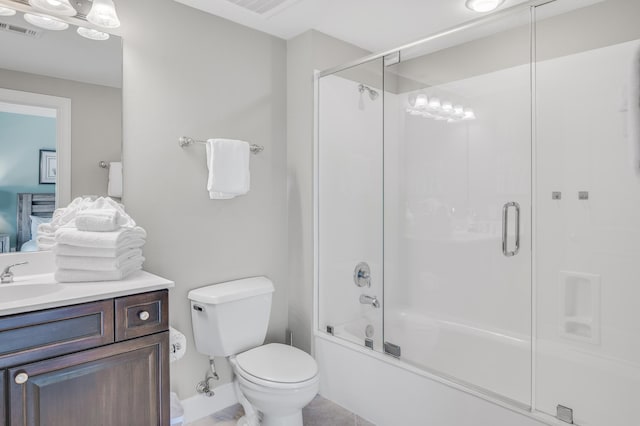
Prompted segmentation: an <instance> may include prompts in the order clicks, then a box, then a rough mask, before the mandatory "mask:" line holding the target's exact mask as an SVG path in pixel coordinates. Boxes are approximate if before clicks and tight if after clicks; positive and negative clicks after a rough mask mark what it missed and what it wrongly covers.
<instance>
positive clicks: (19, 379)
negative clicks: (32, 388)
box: [15, 371, 29, 385]
mask: <svg viewBox="0 0 640 426" xmlns="http://www.w3.org/2000/svg"><path fill="white" fill-rule="evenodd" d="M27 380H29V375H28V374H27V373H25V372H24V371H23V372H22V373H18V374H16V377H15V381H16V383H17V384H19V385H23V384H25V383H27Z"/></svg>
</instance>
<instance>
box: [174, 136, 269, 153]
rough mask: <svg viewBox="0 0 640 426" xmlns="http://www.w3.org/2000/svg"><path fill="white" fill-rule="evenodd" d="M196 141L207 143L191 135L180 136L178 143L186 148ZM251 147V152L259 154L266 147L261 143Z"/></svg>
mask: <svg viewBox="0 0 640 426" xmlns="http://www.w3.org/2000/svg"><path fill="white" fill-rule="evenodd" d="M194 143H200V144H206V143H207V142H206V141H199V140H196V139H193V138H190V137H189V136H181V137H180V138H178V145H180V147H181V148H184V147H185V146H189V145H193V144H194ZM249 149H250V150H251V152H252V153H253V154H259V153H261V152H262V151H264V147H263V146H261V145H256V144H252V145H251V146H250V147H249Z"/></svg>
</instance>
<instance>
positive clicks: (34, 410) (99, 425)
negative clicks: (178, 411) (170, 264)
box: [7, 332, 169, 426]
mask: <svg viewBox="0 0 640 426" xmlns="http://www.w3.org/2000/svg"><path fill="white" fill-rule="evenodd" d="M168 345H169V333H168V332H164V333H159V334H154V335H151V336H146V337H141V338H138V339H134V340H129V341H127V342H123V343H118V344H113V345H108V346H104V347H101V348H97V349H92V350H88V351H84V352H78V353H75V354H70V355H65V356H61V357H58V358H53V359H49V360H46V361H41V362H36V363H33V364H27V365H23V366H19V367H15V368H11V369H9V370H8V373H7V376H8V377H7V380H8V382H9V386H8V391H9V401H10V406H9V418H10V425H12V426H45V425H52V426H56V425H65V426H88V425H91V426H123V425H131V426H138V425H140V426H147V425H158V426H161V425H167V424H169V393H168V392H169V374H168V372H169V371H168V370H169V360H168Z"/></svg>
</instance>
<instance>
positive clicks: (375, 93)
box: [358, 83, 380, 101]
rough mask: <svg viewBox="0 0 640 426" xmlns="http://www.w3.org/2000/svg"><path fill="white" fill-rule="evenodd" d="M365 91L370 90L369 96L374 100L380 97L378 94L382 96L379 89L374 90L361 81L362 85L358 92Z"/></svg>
mask: <svg viewBox="0 0 640 426" xmlns="http://www.w3.org/2000/svg"><path fill="white" fill-rule="evenodd" d="M365 91H366V92H369V98H370V99H371V100H372V101H375V100H376V99H378V96H380V93H378V91H377V90H374V89H372V88H371V87H369V86H365V85H364V84H362V83H360V85H359V86H358V92H360V93H364V92H365Z"/></svg>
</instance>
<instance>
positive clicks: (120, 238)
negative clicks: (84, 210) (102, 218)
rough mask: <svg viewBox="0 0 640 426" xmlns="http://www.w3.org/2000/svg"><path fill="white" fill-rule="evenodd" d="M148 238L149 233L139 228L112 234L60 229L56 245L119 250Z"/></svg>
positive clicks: (57, 233)
mask: <svg viewBox="0 0 640 426" xmlns="http://www.w3.org/2000/svg"><path fill="white" fill-rule="evenodd" d="M146 237H147V233H146V232H145V230H144V229H142V228H141V227H139V226H136V227H135V228H120V229H119V230H117V231H110V232H90V231H79V230H78V229H76V228H60V229H58V230H57V231H56V243H58V244H68V245H72V246H79V247H98V248H118V247H120V246H121V245H124V244H128V243H130V242H131V241H132V240H138V239H140V238H143V239H144V238H146Z"/></svg>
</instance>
